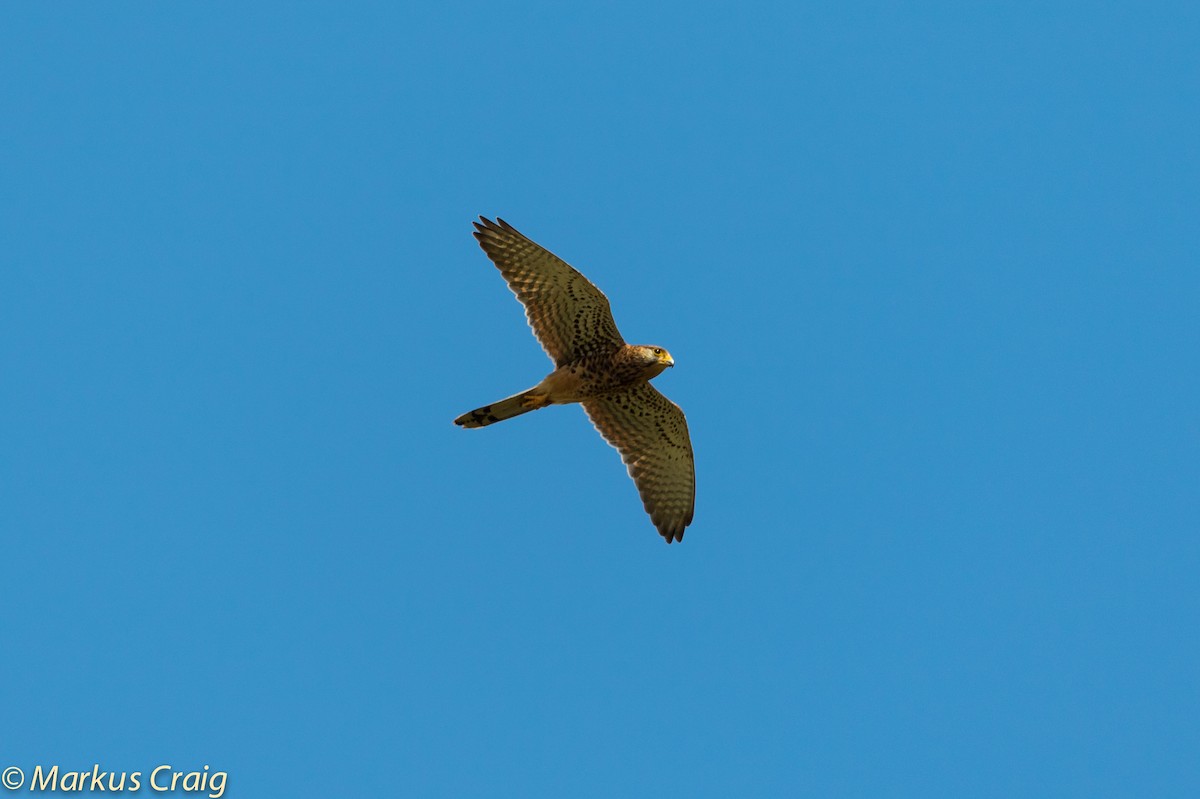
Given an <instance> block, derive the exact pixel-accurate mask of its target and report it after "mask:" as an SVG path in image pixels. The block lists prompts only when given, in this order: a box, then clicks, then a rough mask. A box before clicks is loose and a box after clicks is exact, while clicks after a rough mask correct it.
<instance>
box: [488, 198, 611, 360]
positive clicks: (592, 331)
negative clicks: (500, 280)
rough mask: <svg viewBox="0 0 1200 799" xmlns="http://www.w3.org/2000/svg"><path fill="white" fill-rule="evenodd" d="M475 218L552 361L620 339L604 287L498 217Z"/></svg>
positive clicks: (603, 348) (605, 346)
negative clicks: (596, 285) (600, 287)
mask: <svg viewBox="0 0 1200 799" xmlns="http://www.w3.org/2000/svg"><path fill="white" fill-rule="evenodd" d="M479 219H480V220H481V221H479V222H476V223H475V238H477V239H478V240H479V246H480V247H482V248H483V251H484V252H485V253H487V257H488V258H490V259H491V260H492V263H494V264H495V265H496V267H497V268H498V269H499V270H500V274H501V275H503V276H504V280H505V281H506V282H507V283H508V287H509V288H510V289H512V292H513V294H516V295H517V299H518V300H520V301H521V304H522V305H524V306H525V316H526V317H527V318H528V319H529V326H530V327H531V328H533V333H534V335H536V336H537V338H538V341H540V342H541V343H542V347H544V348H545V350H546V353H547V354H548V355H549V356H550V357H551V359H553V360H554V363H555V365H556V366H561V365H562V364H564V363H567V362H569V361H573V360H575V359H576V358H579V357H580V356H583V355H589V354H592V353H596V352H608V351H612V350H616V349H618V348H619V347H621V346H623V345H624V344H625V340H624V339H623V338H621V334H620V333H619V332H617V323H616V322H615V321H614V320H613V317H612V311H611V310H610V309H609V305H608V297H605V296H604V292H602V291H600V289H598V288H596V287H595V286H594V285H592V284H591V282H590V281H589V280H588V279H587V278H586V277H584V276H583V275H581V274H580V273H579V272H578V271H577V270H575V269H573V268H572V267H571V265H570V264H568V263H567V262H566V261H564V260H562V259H561V258H559V257H558V256H556V255H554V253H552V252H550V251H549V250H546V249H543V248H542V247H540V246H538V245H537V244H535V243H533V242H532V241H530V240H529V239H527V238H525V237H524V236H522V235H521V234H520V233H518V232H517V230H516V229H515V228H513V227H512V226H511V225H509V224H508V223H507V222H505V221H504V220H503V219H497V220H496V221H495V222H493V221H492V220H490V219H487V218H485V217H482V216H481V217H479Z"/></svg>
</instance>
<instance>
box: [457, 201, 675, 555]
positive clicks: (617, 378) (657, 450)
mask: <svg viewBox="0 0 1200 799" xmlns="http://www.w3.org/2000/svg"><path fill="white" fill-rule="evenodd" d="M475 238H476V239H478V240H479V245H480V246H481V247H482V248H483V251H484V252H485V253H487V256H488V258H490V259H491V260H492V263H494V264H495V265H496V267H497V268H498V269H499V270H500V274H501V275H502V276H503V277H504V280H505V282H507V283H508V286H509V288H510V289H512V291H513V293H514V294H516V295H517V299H518V300H520V301H521V304H522V305H524V306H525V315H526V317H527V318H528V320H529V326H530V327H531V328H533V333H534V335H535V336H537V339H538V341H540V342H541V344H542V347H543V348H545V350H546V353H547V354H548V355H549V356H550V359H551V360H552V361H554V366H555V368H554V371H552V372H551V373H550V374H549V375H547V376H546V378H545V379H544V380H542V381H541V382H540V383H538V384H537V385H536V386H534V387H533V388H531V389H529V390H527V391H522V392H521V393H520V394H515V395H513V396H511V397H508V398H507V399H503V400H500V401H499V402H493V403H492V404H491V405H485V406H483V407H481V408H477V409H475V410H473V411H469V412H467V413H464V414H463V415H462V416H459V417H458V418H457V419H455V420H454V423H455V424H457V425H459V426H461V427H485V426H487V425H490V424H494V423H495V422H500V421H504V420H505V419H511V418H512V417H514V416H519V415H521V414H523V413H528V412H529V411H534V410H537V409H538V408H544V407H546V406H547V405H558V404H566V403H572V402H579V403H582V404H583V407H584V410H585V411H587V414H588V417H589V418H590V419H591V420H592V424H594V425H595V426H596V429H597V430H599V431H600V434H601V435H602V436H604V438H605V440H606V441H608V443H610V444H612V445H613V446H614V447H616V449H617V450H618V451H619V452H620V453H621V459H622V460H623V461H624V462H625V465H626V466H627V467H628V469H629V475H630V476H631V477H632V478H633V481H634V483H635V484H636V485H637V488H638V493H639V494H640V495H641V498H642V503H643V505H645V508H646V512H647V513H649V514H650V519H651V521H652V522H653V523H654V526H655V527H657V528H658V532H659V533H660V534H661V535H662V536H663V538H664V539H666V541H667V543H668V544H669V543H671V542H672V541H682V540H683V532H684V529H685V528H686V527H687V526H688V525H689V524H690V523H691V521H692V516H693V512H694V508H695V499H696V474H695V466H694V459H693V456H692V443H691V438H690V437H689V435H688V428H687V420H686V419H685V418H684V415H683V411H681V410H680V409H679V406H678V405H676V404H675V403H673V402H671V401H670V400H669V399H667V398H666V397H664V396H663V395H662V394H660V393H659V392H658V391H657V390H656V389H655V388H654V387H653V386H651V385H650V383H649V381H650V380H651V379H652V378H654V377H657V376H658V375H659V374H661V373H662V372H663V371H664V370H666V369H668V368H670V367H672V366H674V365H675V361H674V359H672V358H671V355H670V353H668V352H667V351H666V350H665V349H663V348H662V347H653V346H643V345H630V344H626V343H625V340H624V339H623V338H621V334H620V333H619V332H618V331H617V324H616V322H615V321H614V320H613V317H612V311H611V309H610V308H609V304H608V298H607V297H605V296H604V293H603V292H601V291H600V289H598V288H596V287H595V286H594V285H592V283H591V282H590V281H588V279H587V278H585V277H584V276H583V275H582V274H580V273H579V272H578V271H576V270H575V269H573V268H572V267H571V266H570V265H569V264H567V263H566V262H565V261H563V260H561V259H560V258H558V257H557V256H555V255H554V254H552V253H551V252H549V251H548V250H545V249H543V248H542V247H540V246H538V245H537V244H535V243H533V242H532V241H530V240H529V239H527V238H525V237H524V236H522V235H521V234H520V233H518V232H517V230H516V229H515V228H513V227H512V226H511V225H509V224H507V223H506V222H505V221H504V220H502V219H497V220H496V221H495V222H493V221H491V220H490V219H486V218H483V217H480V221H479V222H476V223H475Z"/></svg>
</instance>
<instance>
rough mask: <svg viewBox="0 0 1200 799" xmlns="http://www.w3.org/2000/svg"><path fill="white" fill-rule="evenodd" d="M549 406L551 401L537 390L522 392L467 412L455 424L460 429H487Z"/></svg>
mask: <svg viewBox="0 0 1200 799" xmlns="http://www.w3.org/2000/svg"><path fill="white" fill-rule="evenodd" d="M549 404H550V400H549V399H548V398H547V397H546V395H545V394H538V393H537V389H535V388H531V389H529V390H528V391H522V392H521V393H520V394H514V395H513V396H511V397H509V398H508V399H502V400H500V401H499V402H493V403H492V404H491V405H484V406H483V407H482V408H476V409H475V410H473V411H467V412H466V413H464V414H463V415H462V416H460V417H458V418H457V419H455V420H454V423H455V424H456V425H458V426H459V427H486V426H488V425H489V424H493V423H495V422H503V421H504V420H505V419H511V418H513V417H514V416H520V415H521V414H523V413H529V412H530V411H536V410H537V409H538V408H545V407H546V406H547V405H549Z"/></svg>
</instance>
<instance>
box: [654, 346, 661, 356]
mask: <svg viewBox="0 0 1200 799" xmlns="http://www.w3.org/2000/svg"><path fill="white" fill-rule="evenodd" d="M654 354H655V355H662V349H661V348H659V347H655V348H654Z"/></svg>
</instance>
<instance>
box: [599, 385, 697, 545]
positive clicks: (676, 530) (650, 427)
mask: <svg viewBox="0 0 1200 799" xmlns="http://www.w3.org/2000/svg"><path fill="white" fill-rule="evenodd" d="M583 407H584V409H585V410H586V411H587V414H588V416H589V417H590V418H591V420H592V424H594V425H595V426H596V429H597V430H599V431H600V435H602V436H604V439H605V440H606V441H607V442H608V443H610V444H612V445H613V446H614V447H616V448H617V450H618V451H620V453H621V460H623V461H625V465H626V466H628V467H629V476H630V477H632V478H633V482H634V483H635V484H636V485H637V487H638V493H639V494H641V495H642V503H643V504H644V505H645V506H646V512H647V513H649V514H650V520H651V521H653V522H654V526H655V527H657V528H658V532H659V533H660V534H661V535H662V537H663V538H665V539H667V543H668V544H669V543H671V541H672V540H674V541H682V540H683V530H684V528H685V527H687V526H688V525H689V524H691V522H692V514H693V512H694V511H695V507H696V467H695V460H694V459H693V457H692V440H691V437H690V436H689V435H688V428H687V420H686V419H685V418H684V416H683V411H682V410H680V409H679V406H678V405H676V404H675V403H673V402H671V401H670V400H669V399H667V398H666V397H664V396H663V395H662V394H660V393H659V392H658V390H657V389H655V388H654V386H652V385H650V384H649V383H638V384H637V385H635V386H632V387H630V388H627V389H625V390H624V391H618V392H614V393H612V394H605V395H602V396H600V397H595V398H593V399H588V400H584V401H583Z"/></svg>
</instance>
